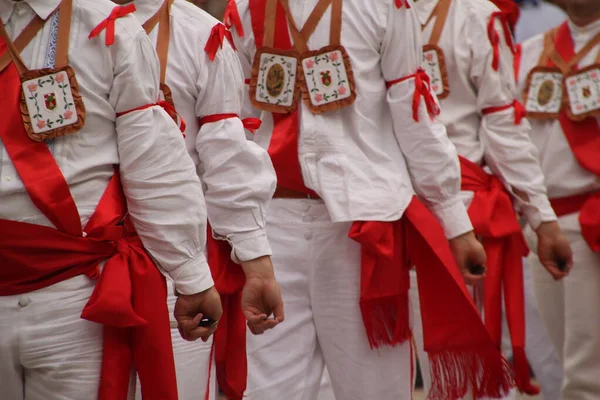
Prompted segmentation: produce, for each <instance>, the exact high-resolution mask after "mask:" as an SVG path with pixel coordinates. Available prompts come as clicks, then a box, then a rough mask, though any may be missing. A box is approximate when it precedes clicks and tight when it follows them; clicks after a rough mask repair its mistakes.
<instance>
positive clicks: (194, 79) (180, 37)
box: [134, 0, 276, 261]
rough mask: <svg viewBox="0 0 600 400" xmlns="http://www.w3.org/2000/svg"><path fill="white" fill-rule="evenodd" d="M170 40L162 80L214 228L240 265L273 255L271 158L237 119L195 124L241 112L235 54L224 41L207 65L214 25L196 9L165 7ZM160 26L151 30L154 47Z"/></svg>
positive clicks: (150, 9)
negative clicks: (180, 122) (168, 9)
mask: <svg viewBox="0 0 600 400" xmlns="http://www.w3.org/2000/svg"><path fill="white" fill-rule="evenodd" d="M134 3H135V5H136V8H137V11H136V13H135V15H136V17H137V18H138V19H139V20H140V22H142V23H144V22H146V21H147V20H148V19H149V18H151V17H152V16H153V15H154V14H155V13H156V11H157V10H158V9H159V8H160V7H161V5H162V4H163V0H136V1H135V2H134ZM170 15H171V19H170V22H171V38H170V43H169V55H168V61H167V76H166V83H167V85H168V86H169V88H170V89H171V92H172V94H173V100H174V103H175V107H176V109H177V111H178V112H179V113H180V114H181V116H182V117H183V119H184V120H185V122H186V124H187V128H186V131H185V134H186V139H185V141H186V145H187V149H188V152H189V154H190V155H191V157H192V159H193V160H194V163H195V164H196V166H197V169H198V173H199V175H200V176H201V179H202V181H203V183H204V185H205V198H206V204H207V207H208V216H209V220H210V223H211V226H212V228H213V229H214V231H215V232H216V233H218V234H219V235H220V236H224V237H226V238H227V239H228V241H229V242H230V243H231V244H232V245H233V249H234V255H235V256H236V258H237V259H239V260H241V261H247V260H252V259H255V258H258V257H261V256H264V255H270V254H271V248H270V246H269V242H268V240H267V234H266V231H265V220H266V216H265V212H266V211H267V209H268V205H269V201H270V199H271V197H272V196H273V191H274V190H275V186H276V177H275V171H274V170H273V165H272V164H271V160H270V158H269V155H268V154H267V152H266V151H265V150H263V149H262V148H261V147H259V146H258V145H256V144H255V143H253V142H250V141H248V140H246V134H245V131H244V127H243V125H242V122H241V120H240V119H237V118H231V119H226V120H223V121H220V122H216V123H211V124H205V125H203V126H202V127H200V125H199V123H198V119H199V118H202V117H204V116H209V115H213V114H237V115H240V114H241V107H242V103H243V99H244V75H243V73H242V68H241V66H240V62H239V59H238V56H237V54H236V52H235V51H234V50H233V48H232V47H231V46H230V45H229V42H227V40H225V43H224V44H223V48H222V49H220V50H219V51H218V52H217V55H216V57H215V59H214V61H211V60H210V58H209V56H208V55H207V53H206V52H205V51H204V47H205V46H206V42H207V41H208V38H209V37H210V33H211V29H212V28H213V27H214V26H215V25H216V24H217V23H218V21H217V20H216V19H215V18H213V17H211V16H210V15H209V14H208V13H206V12H205V11H203V10H201V9H200V8H198V7H196V6H194V5H192V4H190V3H188V2H186V1H184V0H175V2H174V3H173V4H172V6H171V14H170ZM158 30H159V25H157V26H156V27H155V28H154V29H153V31H152V32H151V33H150V38H151V39H152V42H153V43H156V40H157V37H158Z"/></svg>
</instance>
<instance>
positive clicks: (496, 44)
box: [487, 11, 516, 71]
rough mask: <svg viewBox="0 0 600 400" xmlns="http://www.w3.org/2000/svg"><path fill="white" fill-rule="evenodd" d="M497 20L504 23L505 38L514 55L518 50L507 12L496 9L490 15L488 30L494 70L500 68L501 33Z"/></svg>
mask: <svg viewBox="0 0 600 400" xmlns="http://www.w3.org/2000/svg"><path fill="white" fill-rule="evenodd" d="M496 20H498V21H500V23H501V24H502V30H503V32H504V39H505V40H506V43H507V44H508V46H509V47H510V50H511V52H512V53H513V55H514V54H515V52H516V49H515V45H514V43H513V39H512V34H511V32H510V27H509V26H508V20H507V15H506V13H503V12H501V11H496V12H494V13H492V15H491V16H490V21H489V22H488V26H487V31H488V38H489V40H490V43H491V44H492V51H493V58H492V68H494V71H498V68H499V67H500V35H499V34H498V32H497V31H496Z"/></svg>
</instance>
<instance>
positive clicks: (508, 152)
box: [467, 19, 556, 229]
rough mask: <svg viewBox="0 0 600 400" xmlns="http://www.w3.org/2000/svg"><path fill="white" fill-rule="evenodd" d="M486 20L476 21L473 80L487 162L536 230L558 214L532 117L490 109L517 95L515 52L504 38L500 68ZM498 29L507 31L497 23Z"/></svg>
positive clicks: (471, 29) (470, 31) (471, 31)
mask: <svg viewBox="0 0 600 400" xmlns="http://www.w3.org/2000/svg"><path fill="white" fill-rule="evenodd" d="M487 23H488V21H486V20H485V19H480V20H479V19H478V20H472V21H470V23H469V25H468V31H467V34H468V37H470V38H472V40H473V49H472V52H473V63H472V68H471V81H472V82H473V84H474V85H475V87H476V88H477V91H478V96H477V108H478V111H479V112H480V114H481V115H482V120H481V125H480V129H479V138H480V140H481V141H482V144H483V148H484V149H485V153H484V159H485V163H486V165H487V166H488V167H489V168H490V169H491V170H492V172H493V173H494V175H495V176H497V177H498V178H500V180H502V182H503V183H504V186H505V187H506V189H507V190H508V191H509V192H510V193H511V194H512V196H513V199H514V200H515V205H516V206H517V207H518V208H519V209H520V210H521V211H522V212H523V214H524V215H525V217H526V218H527V220H528V222H529V224H530V225H531V227H532V228H533V229H537V227H538V226H539V225H540V223H542V222H547V221H555V220H556V215H555V214H554V211H553V210H552V207H551V206H550V202H549V201H548V198H547V195H546V187H545V184H544V175H543V172H542V169H541V167H540V165H539V161H538V151H537V148H536V147H535V145H534V144H533V143H532V142H531V140H530V139H529V131H530V129H531V126H530V125H529V122H528V121H527V120H526V119H523V120H522V121H521V122H520V123H519V124H516V123H515V108H514V107H510V108H508V109H504V110H502V111H496V112H488V110H494V109H498V108H499V107H502V106H506V105H510V104H512V103H513V102H514V101H515V99H516V98H517V97H518V96H516V87H515V77H514V69H513V55H512V53H511V51H510V48H509V47H508V45H507V43H506V42H504V40H501V41H500V43H499V51H500V58H499V61H500V63H499V68H498V70H494V68H492V59H493V48H492V45H491V43H490V41H489V40H488V38H487ZM496 24H497V26H496V30H497V32H502V27H501V26H500V25H499V24H500V23H499V22H496Z"/></svg>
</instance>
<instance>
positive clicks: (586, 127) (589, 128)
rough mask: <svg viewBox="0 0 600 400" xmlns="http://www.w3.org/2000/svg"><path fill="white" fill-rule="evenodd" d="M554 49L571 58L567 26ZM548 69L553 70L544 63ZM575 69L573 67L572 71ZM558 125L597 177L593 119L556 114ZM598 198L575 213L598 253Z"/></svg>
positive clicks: (597, 130) (599, 132)
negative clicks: (558, 115) (578, 119)
mask: <svg viewBox="0 0 600 400" xmlns="http://www.w3.org/2000/svg"><path fill="white" fill-rule="evenodd" d="M554 45H555V48H556V50H557V51H558V53H559V54H560V56H561V57H562V58H563V59H564V60H565V61H567V62H568V61H569V60H571V59H572V58H573V57H575V44H574V43H573V38H572V37H571V32H570V30H569V24H568V23H567V22H565V23H563V24H562V25H561V26H560V27H559V28H558V31H557V32H556V36H555V39H554ZM548 65H549V66H554V64H553V63H552V61H550V60H549V61H548ZM575 68H577V67H575ZM559 121H560V125H561V127H562V130H563V132H564V134H565V137H566V139H567V142H568V143H569V147H570V148H571V151H572V152H573V154H574V155H575V158H576V159H577V161H578V162H579V164H581V166H582V167H583V168H585V169H586V170H588V171H590V172H592V173H594V174H596V175H598V176H600V157H599V156H598V155H599V154H600V127H599V126H598V122H597V120H596V118H587V119H585V120H583V121H580V122H575V121H572V120H571V119H569V117H568V116H567V113H566V111H564V110H563V111H562V112H561V114H560V118H559ZM599 208H600V198H599V197H598V196H595V197H590V200H589V201H588V202H586V203H585V204H584V206H583V207H582V208H581V211H580V213H579V222H580V224H581V228H582V235H583V237H584V239H585V240H586V242H587V243H588V245H589V246H590V248H592V249H593V250H594V251H600V213H599V212H598V209H599Z"/></svg>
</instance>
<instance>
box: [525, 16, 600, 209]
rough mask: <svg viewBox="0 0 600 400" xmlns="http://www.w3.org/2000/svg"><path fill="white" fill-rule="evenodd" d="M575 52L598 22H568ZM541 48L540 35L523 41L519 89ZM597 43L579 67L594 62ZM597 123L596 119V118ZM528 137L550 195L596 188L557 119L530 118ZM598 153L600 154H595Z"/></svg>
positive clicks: (598, 180) (597, 180)
mask: <svg viewBox="0 0 600 400" xmlns="http://www.w3.org/2000/svg"><path fill="white" fill-rule="evenodd" d="M569 28H570V29H571V35H572V37H573V41H574V43H575V51H576V52H577V51H579V50H581V49H582V48H583V47H584V46H585V45H586V44H587V43H588V42H589V41H590V40H591V39H592V38H593V37H594V36H595V35H597V34H598V33H599V32H600V21H596V22H594V23H593V24H590V25H588V26H586V27H584V28H580V27H578V26H576V25H574V24H572V23H569ZM543 47H544V35H538V36H535V37H533V38H531V39H529V40H527V41H526V42H525V43H523V58H522V59H521V70H520V72H519V80H520V84H519V86H520V90H521V92H522V91H523V89H524V86H525V82H526V81H527V75H528V74H529V72H530V71H531V70H532V69H533V68H535V67H536V66H537V65H538V62H539V59H540V56H541V54H542V50H543ZM599 50H600V46H596V48H594V49H593V50H592V51H590V52H589V53H588V54H587V55H586V56H585V57H584V58H583V60H581V62H580V63H579V67H580V68H584V67H587V66H589V65H591V64H593V63H594V62H595V61H596V57H597V55H598V51H599ZM598 122H599V123H600V119H598ZM531 126H532V130H531V140H532V141H533V143H534V144H535V145H536V146H537V148H538V149H539V151H540V161H541V165H542V170H543V171H544V175H545V176H546V185H547V187H548V196H549V197H550V198H556V197H566V196H573V195H576V194H582V193H588V192H593V191H598V190H600V177H599V176H597V175H595V174H593V173H592V172H590V171H588V170H586V169H584V168H583V167H582V166H581V165H580V164H579V162H578V161H577V160H576V159H575V155H574V154H573V152H572V151H571V148H570V147H569V143H568V142H567V139H566V138H565V134H564V133H563V130H562V128H561V126H560V123H559V122H558V120H546V121H539V120H534V119H532V120H531ZM599 156H600V155H599Z"/></svg>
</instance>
